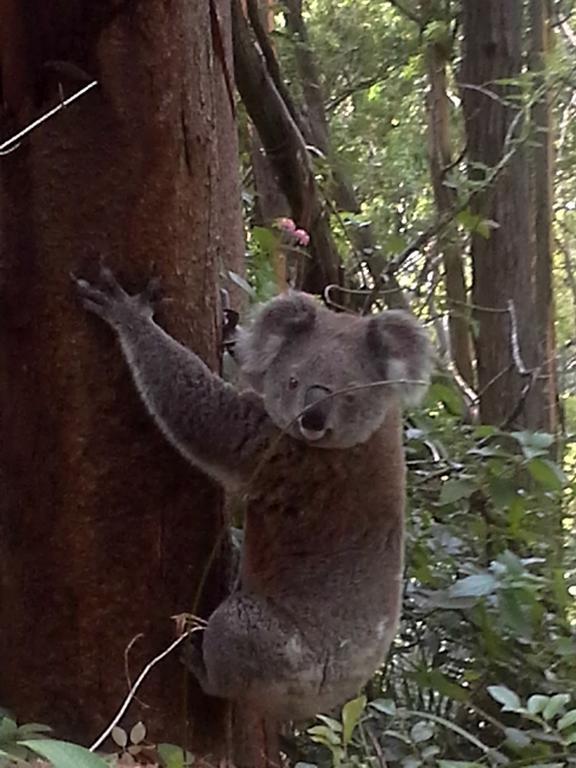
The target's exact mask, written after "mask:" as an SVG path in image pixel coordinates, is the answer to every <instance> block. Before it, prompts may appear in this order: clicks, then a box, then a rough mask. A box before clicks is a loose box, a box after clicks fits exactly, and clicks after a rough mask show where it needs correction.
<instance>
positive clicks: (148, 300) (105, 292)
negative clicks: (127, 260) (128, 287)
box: [72, 267, 159, 328]
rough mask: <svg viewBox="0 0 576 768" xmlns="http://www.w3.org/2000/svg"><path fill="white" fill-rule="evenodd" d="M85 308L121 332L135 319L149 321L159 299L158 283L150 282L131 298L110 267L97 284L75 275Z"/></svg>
mask: <svg viewBox="0 0 576 768" xmlns="http://www.w3.org/2000/svg"><path fill="white" fill-rule="evenodd" d="M72 279H73V280H74V282H75V283H76V288H77V290H78V294H79V296H80V298H81V300H82V305H83V306H84V307H85V308H86V309H87V310H89V311H90V312H94V314H96V315H98V316H99V317H101V318H102V319H103V320H105V321H106V322H107V323H108V324H109V325H111V326H112V327H113V328H121V327H123V326H124V325H126V324H127V323H129V322H130V321H133V320H135V319H140V320H150V319H152V317H153V315H154V303H155V301H156V300H157V299H158V293H159V280H158V278H153V279H152V280H150V282H149V283H148V285H147V286H146V288H145V289H144V291H143V292H142V293H139V294H136V295H135V296H130V294H128V293H126V291H125V290H124V289H123V288H122V286H121V285H120V283H119V282H118V281H117V280H116V278H115V277H114V274H113V273H112V271H111V270H110V269H108V268H107V267H101V269H100V274H99V276H98V280H97V281H96V282H94V283H89V282H88V281H87V280H84V279H82V278H78V277H76V276H75V275H72Z"/></svg>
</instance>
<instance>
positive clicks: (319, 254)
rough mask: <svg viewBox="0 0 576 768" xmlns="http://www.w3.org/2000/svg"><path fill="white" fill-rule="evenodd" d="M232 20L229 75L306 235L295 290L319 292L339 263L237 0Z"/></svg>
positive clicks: (299, 143)
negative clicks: (306, 250)
mask: <svg viewBox="0 0 576 768" xmlns="http://www.w3.org/2000/svg"><path fill="white" fill-rule="evenodd" d="M232 19H233V30H234V71H235V74H236V83H237V85H238V90H239V92H240V96H241V97H242V101H243V102H244V106H245V107H246V111H247V112H248V115H249V116H250V119H251V120H252V122H253V123H254V125H255V127H256V130H257V131H258V133H259V135H260V138H261V140H262V144H263V146H264V148H265V150H266V153H267V155H268V157H269V158H270V161H271V163H272V164H273V166H274V170H275V172H276V176H277V178H278V183H279V185H280V188H281V190H282V192H283V194H284V195H286V199H287V200H288V202H289V204H290V209H291V211H292V217H293V218H294V220H295V222H296V224H297V225H298V226H300V227H304V229H307V230H308V231H309V232H310V249H311V253H312V258H311V259H308V260H303V261H302V263H301V276H300V279H299V282H298V287H300V288H302V289H303V290H305V291H310V292H311V293H322V292H323V290H324V288H325V287H326V286H327V285H331V284H339V283H340V259H339V255H338V251H337V249H336V245H335V243H334V239H333V238H332V233H331V231H330V222H329V217H328V215H327V212H326V210H325V206H324V203H323V201H322V198H321V195H320V191H319V189H318V185H317V184H316V180H315V177H314V169H313V168H312V165H311V163H310V158H309V156H308V150H307V147H306V142H305V141H304V138H303V136H302V133H301V131H300V128H299V126H298V124H297V123H296V121H295V119H294V116H293V114H292V112H291V108H290V105H289V104H288V103H287V101H286V100H285V99H284V98H283V97H282V95H281V93H280V90H279V89H278V87H277V85H276V83H275V81H274V77H273V76H272V74H271V72H270V70H269V67H268V66H267V63H266V59H265V58H264V57H263V55H262V53H261V51H260V49H259V48H257V47H256V46H255V45H254V41H253V39H252V32H251V29H250V27H249V25H248V22H247V20H246V18H245V15H244V12H243V9H242V3H241V0H233V2H232ZM268 54H269V56H270V55H271V53H270V51H268Z"/></svg>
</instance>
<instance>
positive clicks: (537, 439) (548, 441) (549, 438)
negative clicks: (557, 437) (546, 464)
mask: <svg viewBox="0 0 576 768" xmlns="http://www.w3.org/2000/svg"><path fill="white" fill-rule="evenodd" d="M510 435H511V436H512V437H513V438H514V439H515V440H517V441H518V442H519V443H520V445H521V446H522V449H523V450H524V455H525V456H526V457H527V458H529V459H531V458H532V457H533V456H535V455H536V453H547V452H548V450H549V449H550V448H551V447H552V446H553V445H554V435H551V434H549V433H548V432H511V433H510Z"/></svg>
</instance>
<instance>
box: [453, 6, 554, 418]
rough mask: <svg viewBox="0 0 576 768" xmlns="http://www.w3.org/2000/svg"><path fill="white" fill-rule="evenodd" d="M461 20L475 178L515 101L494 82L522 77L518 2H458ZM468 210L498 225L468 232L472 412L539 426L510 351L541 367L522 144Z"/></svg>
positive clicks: (502, 137)
mask: <svg viewBox="0 0 576 768" xmlns="http://www.w3.org/2000/svg"><path fill="white" fill-rule="evenodd" d="M462 20H463V29H464V58H463V65H462V96H463V105H464V115H465V120H466V132H467V138H468V156H469V160H470V161H471V163H472V164H473V166H472V168H473V171H472V173H473V175H476V176H477V175H478V172H477V170H476V172H475V171H474V169H478V168H479V167H480V165H481V164H484V165H485V166H490V167H493V166H495V165H496V164H497V163H498V162H499V161H500V160H501V158H502V155H503V151H504V148H505V144H506V135H507V132H508V130H509V128H510V125H511V122H512V120H513V119H514V117H515V114H516V111H515V110H516V107H515V103H514V102H512V104H508V103H506V102H505V99H506V97H507V96H508V95H510V94H511V93H513V92H514V87H513V86H510V85H502V84H497V81H498V80H502V79H506V80H509V79H513V78H515V77H517V76H518V75H519V74H520V72H521V68H522V30H523V18H522V3H520V2H519V0H485V1H484V2H482V3H478V2H476V1H475V0H465V1H464V3H463V6H462ZM469 86H472V87H469ZM487 91H488V92H491V93H492V95H490V93H487ZM479 164H480V165H479ZM480 174H481V171H480ZM474 210H475V212H477V213H480V214H481V215H482V216H483V217H484V218H486V219H492V220H494V221H496V222H497V223H498V228H497V229H495V230H493V231H492V233H491V236H490V238H488V239H487V238H485V237H483V236H482V235H481V234H479V233H476V234H474V235H473V236H472V263H473V301H474V304H476V305H477V306H479V307H482V308H484V309H480V310H478V311H477V314H476V317H477V321H478V336H477V339H476V350H477V359H478V385H479V390H480V393H481V398H480V415H481V418H482V420H483V421H484V422H487V423H490V424H506V425H507V426H508V425H512V424H518V425H523V426H526V427H533V428H538V427H539V426H541V403H542V398H541V394H540V389H541V388H540V382H539V380H538V379H537V378H535V377H534V375H522V374H521V372H520V371H519V370H518V365H517V362H518V360H517V357H518V356H517V355H515V347H516V351H518V352H519V353H520V356H521V359H522V362H523V364H524V366H525V367H526V369H528V370H534V369H535V368H537V366H538V365H539V364H540V363H541V362H542V361H541V359H540V356H539V350H538V340H537V329H536V323H535V318H534V302H535V299H536V294H535V290H534V279H533V278H534V272H533V269H534V259H535V242H534V230H533V217H532V209H531V199H530V186H529V169H528V165H527V163H526V153H525V149H524V148H523V147H522V146H519V147H518V148H517V151H516V152H515V154H514V155H513V157H512V158H511V160H510V162H509V163H508V165H507V167H506V168H505V169H504V170H503V171H502V173H501V174H500V176H499V177H498V178H497V180H496V182H495V183H494V185H493V186H492V187H491V188H490V189H489V190H488V191H486V192H485V193H484V194H482V195H481V196H478V197H477V198H476V199H475V201H474ZM510 301H511V302H512V304H513V307H514V309H515V313H516V316H517V320H518V323H517V325H518V332H517V333H515V332H514V329H513V325H512V322H511V316H510V314H509V313H508V312H507V311H506V310H507V307H508V303H509V302H510ZM494 310H497V311H494ZM498 310H500V311H498Z"/></svg>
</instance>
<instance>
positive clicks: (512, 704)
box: [487, 685, 522, 712]
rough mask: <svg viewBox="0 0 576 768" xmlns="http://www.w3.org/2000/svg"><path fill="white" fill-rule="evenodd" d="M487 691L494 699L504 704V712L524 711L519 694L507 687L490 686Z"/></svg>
mask: <svg viewBox="0 0 576 768" xmlns="http://www.w3.org/2000/svg"><path fill="white" fill-rule="evenodd" d="M487 690H488V693H489V694H490V696H492V698H493V699H495V700H496V701H497V702H498V703H499V704H502V710H503V711H504V712H519V711H520V710H521V709H522V704H521V702H520V699H519V697H518V694H517V693H514V691H511V690H510V688H508V687H506V686H505V685H489V686H488V689H487Z"/></svg>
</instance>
